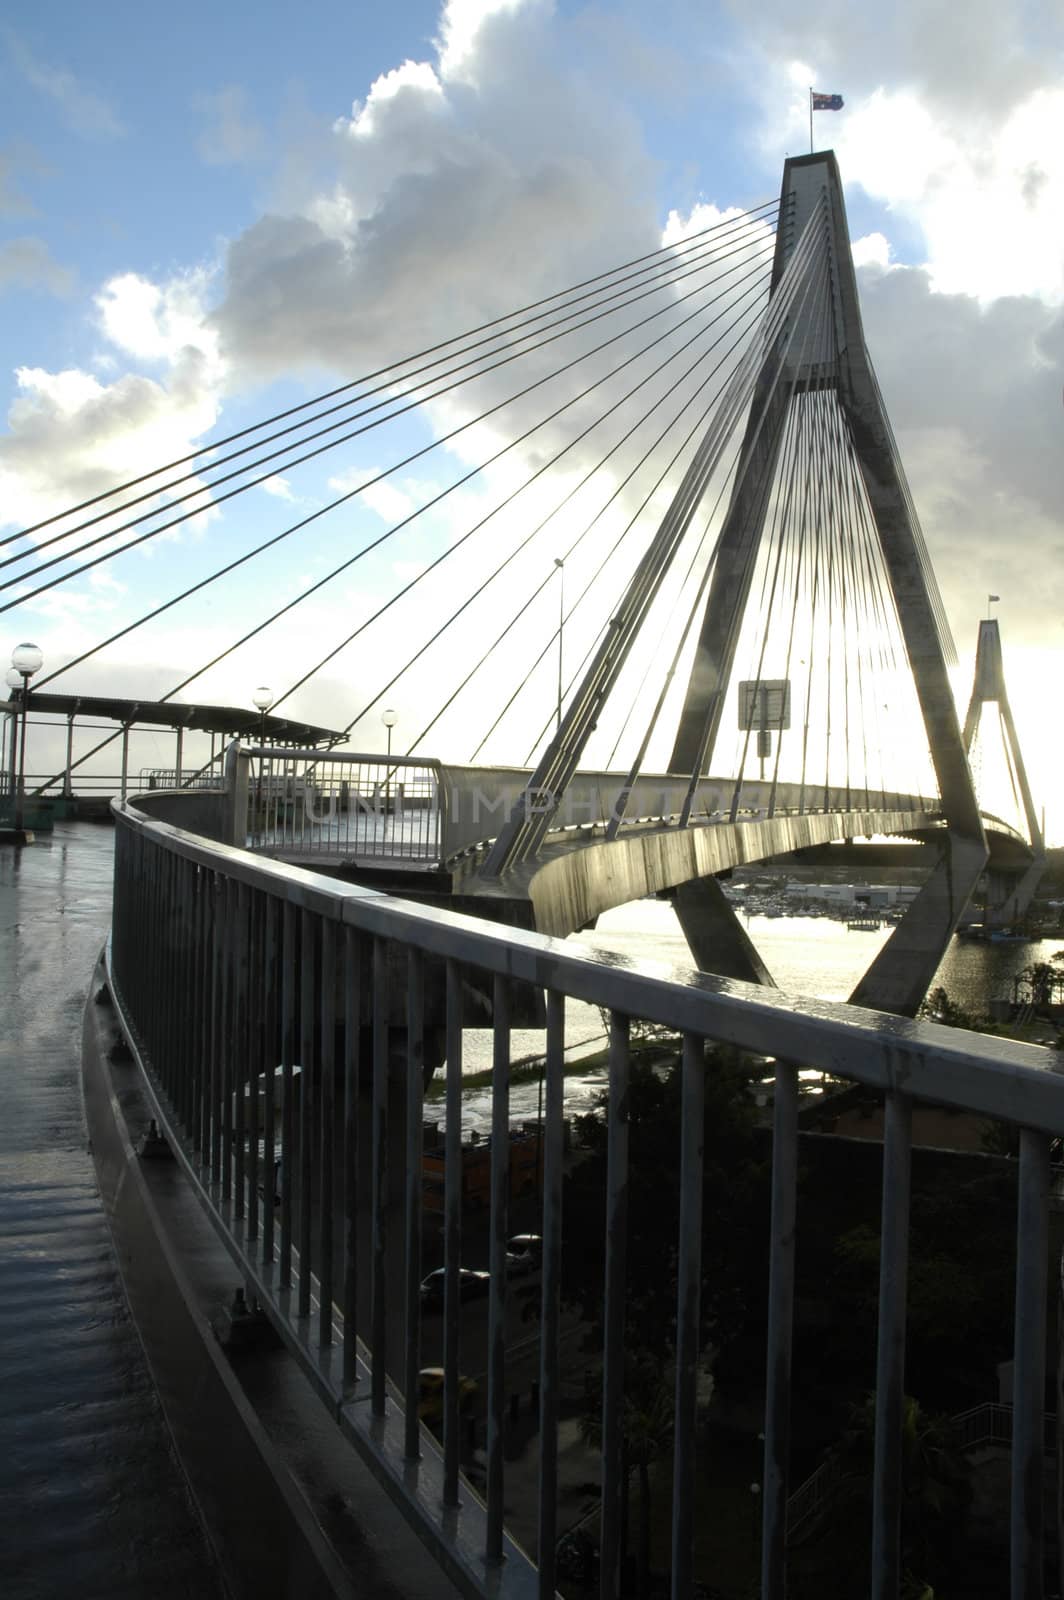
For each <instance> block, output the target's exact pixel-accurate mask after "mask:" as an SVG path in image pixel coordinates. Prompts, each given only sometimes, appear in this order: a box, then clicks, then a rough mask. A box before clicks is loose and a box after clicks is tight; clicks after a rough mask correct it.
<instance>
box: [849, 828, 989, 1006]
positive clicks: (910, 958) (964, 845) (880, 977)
mask: <svg viewBox="0 0 1064 1600" xmlns="http://www.w3.org/2000/svg"><path fill="white" fill-rule="evenodd" d="M947 837H948V842H947V845H946V848H945V850H944V851H943V853H942V856H941V858H940V860H939V863H938V865H937V866H936V867H935V869H934V871H933V872H932V873H931V876H930V877H929V878H928V880H927V882H926V883H925V884H924V886H923V888H922V889H921V890H920V893H919V894H918V895H917V896H916V898H915V900H913V902H912V904H911V905H910V907H909V909H908V911H907V912H906V913H905V916H904V917H903V918H902V920H901V921H900V922H899V923H898V925H897V927H896V928H895V929H894V932H893V933H892V934H891V936H890V938H889V939H888V940H887V942H886V944H885V945H884V946H883V948H882V950H881V951H880V952H879V954H878V955H877V956H876V958H875V960H874V961H873V962H872V964H871V966H870V967H869V968H868V971H867V972H866V973H865V975H864V977H863V978H862V979H861V981H860V983H858V985H857V987H856V989H855V990H854V991H853V993H852V994H851V996H850V1003H851V1004H852V1005H856V1006H870V1007H871V1008H872V1009H873V1010H875V1011H891V1012H893V1013H894V1014H895V1015H896V1016H901V1017H912V1016H915V1015H916V1012H917V1009H918V1007H919V1005H920V1002H921V1000H923V998H924V996H925V995H926V993H927V991H928V989H929V988H930V986H931V982H932V980H933V978H934V976H935V973H936V971H937V970H938V965H939V962H940V961H941V960H942V957H943V956H944V955H945V953H946V948H947V946H948V945H949V942H950V939H951V938H952V937H953V934H954V931H955V929H956V927H957V923H958V922H959V921H960V918H961V916H962V914H963V912H964V909H965V907H966V906H967V904H968V901H969V899H970V898H971V895H972V891H973V890H974V889H975V886H976V884H977V883H978V881H979V876H980V874H981V872H982V870H983V867H984V865H985V864H986V850H985V849H984V847H983V845H982V844H981V843H978V842H977V841H975V840H973V839H969V838H965V837H962V836H960V835H958V834H955V833H951V834H949V835H948V836H947Z"/></svg>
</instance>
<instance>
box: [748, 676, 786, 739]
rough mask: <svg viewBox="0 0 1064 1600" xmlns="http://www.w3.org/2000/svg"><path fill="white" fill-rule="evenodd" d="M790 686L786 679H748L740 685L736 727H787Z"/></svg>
mask: <svg viewBox="0 0 1064 1600" xmlns="http://www.w3.org/2000/svg"><path fill="white" fill-rule="evenodd" d="M790 725H791V685H790V680H789V679H787V678H748V679H744V680H743V681H742V682H740V684H739V727H740V728H741V729H743V730H746V729H758V730H760V729H762V728H779V729H783V728H789V727H790Z"/></svg>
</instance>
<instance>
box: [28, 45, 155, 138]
mask: <svg viewBox="0 0 1064 1600" xmlns="http://www.w3.org/2000/svg"><path fill="white" fill-rule="evenodd" d="M4 39H5V42H6V44H7V48H8V54H9V55H10V56H11V58H12V60H13V61H14V63H15V65H16V67H17V68H18V70H19V72H20V73H21V74H22V76H23V78H25V80H26V82H27V83H28V84H30V85H31V86H32V87H33V88H34V89H36V90H37V91H38V92H39V93H40V94H43V95H44V96H46V98H47V99H49V100H51V101H52V102H53V103H54V104H55V105H56V106H57V107H58V108H59V114H60V116H61V117H62V119H63V121H64V122H65V123H66V124H67V126H68V127H69V128H71V129H72V130H73V131H74V132H75V133H77V134H80V135H81V136H82V137H83V138H85V139H118V138H121V136H122V135H123V134H124V133H125V131H126V130H125V128H124V126H123V125H122V121H121V119H120V117H119V116H118V114H117V112H116V111H115V110H114V108H113V107H112V106H111V105H109V104H108V102H107V101H106V100H105V99H104V98H103V96H102V95H99V94H97V93H96V92H95V91H94V90H92V89H88V88H86V87H85V85H84V84H83V83H81V82H79V80H78V79H77V78H76V77H75V76H74V74H73V73H72V72H70V71H68V70H67V69H66V68H65V67H57V66H53V65H51V64H50V63H49V62H46V61H41V60H40V59H39V58H38V57H37V56H35V55H34V54H33V52H32V51H31V50H30V48H29V46H28V45H27V44H26V43H25V41H24V40H23V39H21V38H19V36H18V35H17V34H16V33H14V32H13V31H12V29H10V28H5V29H4Z"/></svg>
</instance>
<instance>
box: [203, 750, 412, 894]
mask: <svg viewBox="0 0 1064 1600" xmlns="http://www.w3.org/2000/svg"><path fill="white" fill-rule="evenodd" d="M230 768H231V770H232V768H233V763H230ZM235 779H236V781H237V782H239V783H240V784H241V785H242V786H243V785H246V788H247V840H248V845H249V847H250V848H251V849H253V850H262V851H276V850H283V851H285V852H286V853H289V854H297V855H299V856H309V855H324V854H328V855H332V856H336V855H340V856H342V857H345V858H348V859H351V860H354V861H360V862H364V861H373V860H382V859H383V860H387V861H389V862H394V861H397V860H399V861H411V862H424V863H426V864H432V865H434V864H435V863H437V862H438V861H439V860H440V853H441V810H440V780H439V763H438V762H436V761H429V760H417V759H414V758H406V757H404V758H402V759H399V758H396V759H394V760H391V761H389V760H387V759H386V758H384V757H383V756H373V755H370V756H365V755H337V754H335V753H330V754H328V755H322V754H321V752H320V751H314V750H278V749H276V748H274V747H273V746H270V745H267V746H263V747H252V748H250V749H249V748H247V747H240V748H239V756H238V758H237V764H236V768H235Z"/></svg>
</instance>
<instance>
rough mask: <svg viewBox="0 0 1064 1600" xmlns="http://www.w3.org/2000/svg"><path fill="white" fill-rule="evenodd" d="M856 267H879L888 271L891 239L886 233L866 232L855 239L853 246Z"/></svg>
mask: <svg viewBox="0 0 1064 1600" xmlns="http://www.w3.org/2000/svg"><path fill="white" fill-rule="evenodd" d="M851 249H852V254H853V264H854V266H855V267H879V268H880V270H881V271H883V272H886V270H887V268H888V267H889V266H890V241H889V240H888V238H887V236H886V234H884V233H866V234H865V236H864V238H863V239H855V240H854V241H853V245H852V247H851Z"/></svg>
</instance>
